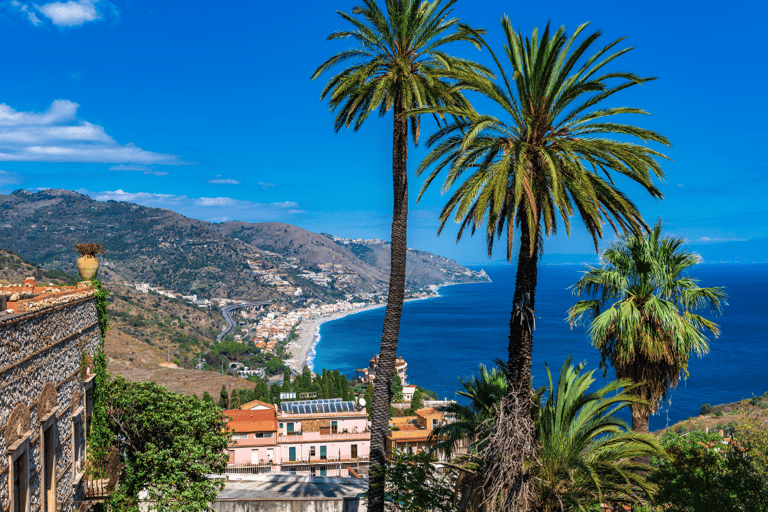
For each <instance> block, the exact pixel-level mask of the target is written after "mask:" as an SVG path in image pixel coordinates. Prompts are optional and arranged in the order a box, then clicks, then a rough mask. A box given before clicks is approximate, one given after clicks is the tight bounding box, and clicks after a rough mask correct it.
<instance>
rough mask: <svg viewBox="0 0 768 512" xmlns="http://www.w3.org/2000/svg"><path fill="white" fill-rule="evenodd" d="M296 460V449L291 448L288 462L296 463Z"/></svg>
mask: <svg viewBox="0 0 768 512" xmlns="http://www.w3.org/2000/svg"><path fill="white" fill-rule="evenodd" d="M295 460H296V447H295V446H291V447H290V448H288V461H289V462H294V461H295Z"/></svg>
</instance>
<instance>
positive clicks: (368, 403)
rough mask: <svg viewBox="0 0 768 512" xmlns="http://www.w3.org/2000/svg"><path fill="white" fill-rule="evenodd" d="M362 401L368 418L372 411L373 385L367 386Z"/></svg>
mask: <svg viewBox="0 0 768 512" xmlns="http://www.w3.org/2000/svg"><path fill="white" fill-rule="evenodd" d="M363 400H365V412H367V413H368V416H369V417H370V415H371V410H372V409H373V384H368V387H367V388H366V390H365V395H364V396H363Z"/></svg>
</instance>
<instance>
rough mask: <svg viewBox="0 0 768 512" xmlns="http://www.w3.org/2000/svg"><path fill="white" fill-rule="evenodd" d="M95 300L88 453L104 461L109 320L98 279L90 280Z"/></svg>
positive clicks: (107, 445)
mask: <svg viewBox="0 0 768 512" xmlns="http://www.w3.org/2000/svg"><path fill="white" fill-rule="evenodd" d="M91 287H92V288H93V290H94V292H95V294H94V296H95V298H96V314H97V316H98V321H99V330H100V331H101V334H100V336H99V341H100V343H99V347H98V350H97V351H96V357H95V358H94V360H93V370H94V375H95V376H94V379H93V415H92V416H91V432H90V434H89V435H88V443H89V445H90V450H89V453H90V455H91V459H92V460H105V459H106V458H107V454H108V453H109V449H110V447H111V446H112V431H111V430H110V429H109V419H108V417H107V386H108V383H109V373H108V372H107V356H106V355H105V354H104V338H106V336H107V329H108V328H109V319H108V318H107V297H109V291H107V290H105V289H104V288H103V287H102V286H101V281H99V280H98V279H92V280H91Z"/></svg>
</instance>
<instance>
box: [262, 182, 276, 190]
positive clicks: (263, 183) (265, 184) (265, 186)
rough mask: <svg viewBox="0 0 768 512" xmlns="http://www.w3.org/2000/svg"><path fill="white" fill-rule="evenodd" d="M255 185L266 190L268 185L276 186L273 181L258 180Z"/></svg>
mask: <svg viewBox="0 0 768 512" xmlns="http://www.w3.org/2000/svg"><path fill="white" fill-rule="evenodd" d="M257 185H261V188H262V189H264V190H266V189H267V188H269V187H276V186H277V185H275V184H274V183H267V182H265V181H260V182H258V183H257Z"/></svg>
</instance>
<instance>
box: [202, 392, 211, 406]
mask: <svg viewBox="0 0 768 512" xmlns="http://www.w3.org/2000/svg"><path fill="white" fill-rule="evenodd" d="M203 402H207V403H211V404H212V403H214V401H213V397H212V396H211V394H210V393H208V392H207V391H203Z"/></svg>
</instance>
